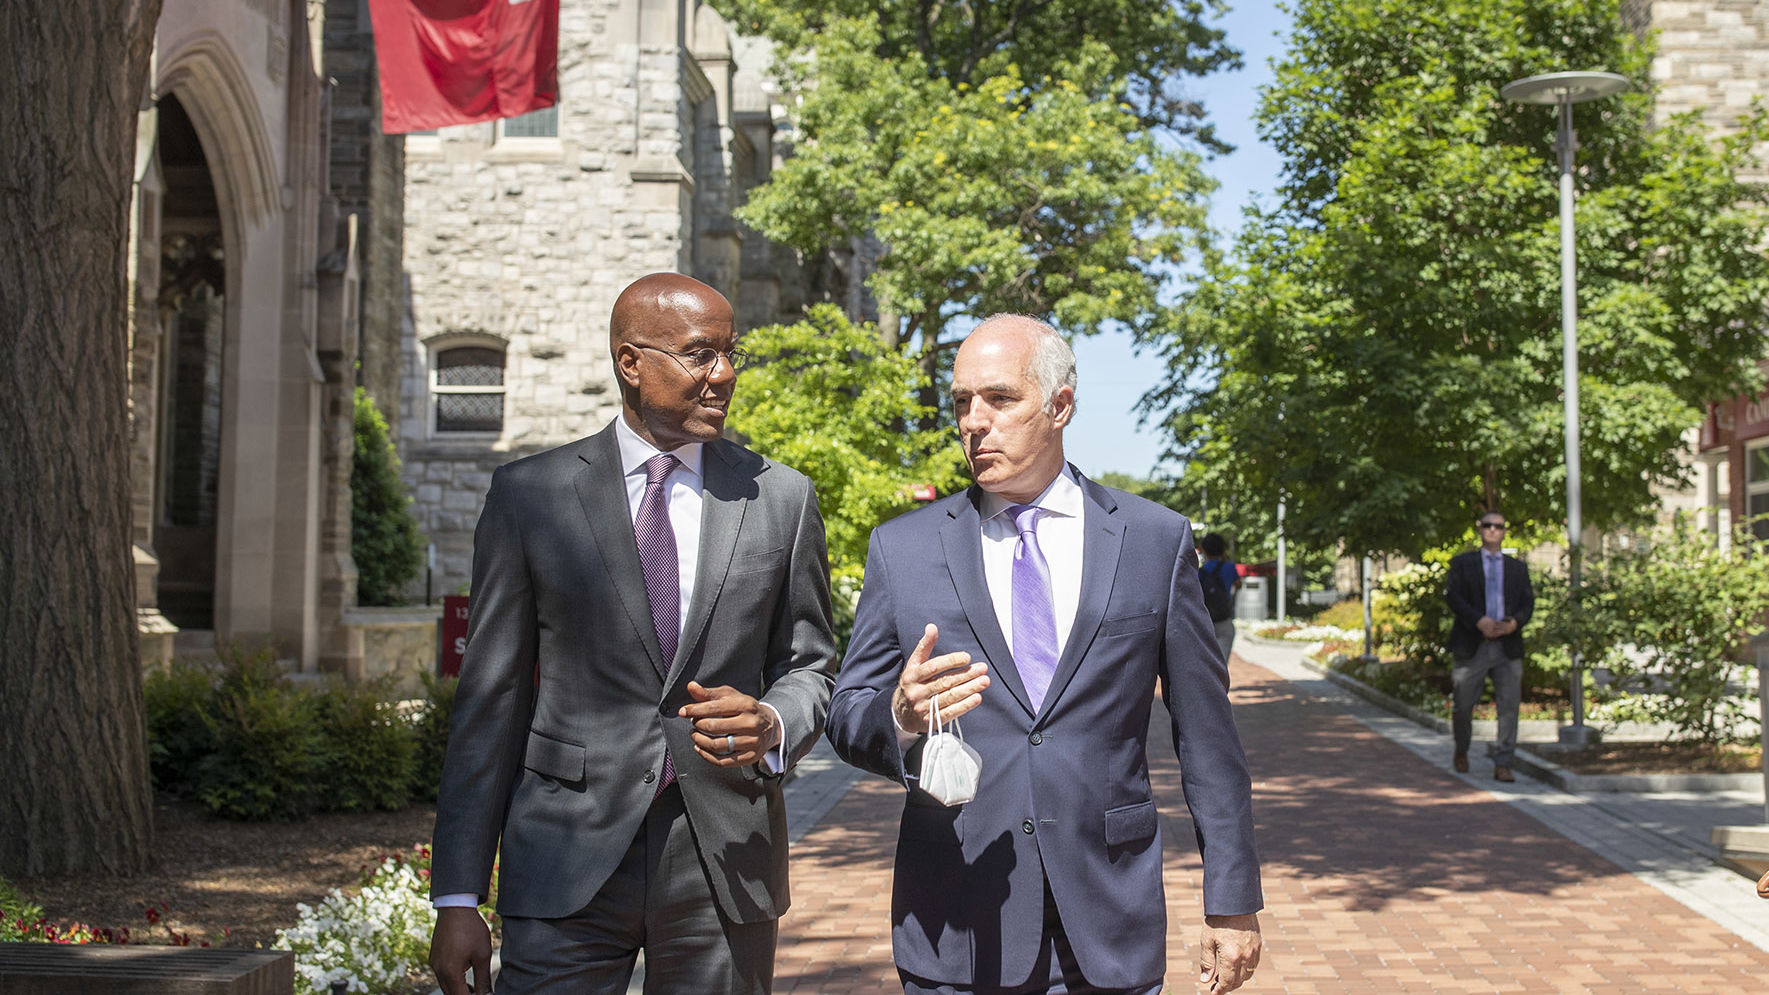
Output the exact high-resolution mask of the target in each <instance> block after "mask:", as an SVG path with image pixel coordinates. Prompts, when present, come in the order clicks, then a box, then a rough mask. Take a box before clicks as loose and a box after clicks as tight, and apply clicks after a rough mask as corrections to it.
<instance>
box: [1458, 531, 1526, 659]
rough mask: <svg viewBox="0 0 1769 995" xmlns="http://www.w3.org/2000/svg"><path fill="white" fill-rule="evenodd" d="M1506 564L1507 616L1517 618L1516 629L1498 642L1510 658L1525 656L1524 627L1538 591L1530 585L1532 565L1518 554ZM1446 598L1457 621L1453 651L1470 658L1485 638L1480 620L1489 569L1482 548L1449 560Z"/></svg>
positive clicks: (1484, 602)
mask: <svg viewBox="0 0 1769 995" xmlns="http://www.w3.org/2000/svg"><path fill="white" fill-rule="evenodd" d="M1504 563H1505V579H1504V581H1503V583H1504V598H1505V617H1506V618H1514V619H1516V620H1517V631H1516V632H1513V633H1511V634H1510V635H1507V636H1501V637H1500V638H1499V645H1500V647H1501V648H1502V649H1503V650H1504V651H1505V658H1506V659H1508V660H1521V659H1523V627H1524V626H1526V625H1528V624H1529V620H1530V616H1531V615H1533V614H1535V608H1536V592H1535V588H1533V587H1532V586H1530V582H1529V568H1528V567H1526V566H1524V565H1523V561H1522V560H1520V559H1518V558H1517V557H1515V556H1507V557H1505V560H1504ZM1444 599H1445V600H1446V601H1448V602H1449V604H1450V612H1451V614H1453V615H1455V617H1456V621H1455V624H1453V625H1452V626H1451V627H1450V652H1451V653H1452V654H1454V655H1456V656H1459V657H1470V656H1473V655H1474V651H1475V650H1478V649H1480V644H1481V643H1483V642H1485V641H1486V637H1485V636H1483V635H1481V634H1480V620H1481V619H1482V618H1483V617H1485V616H1486V568H1485V567H1484V566H1482V565H1481V562H1480V550H1478V549H1476V550H1472V551H1470V552H1466V553H1458V554H1457V555H1456V556H1455V557H1454V558H1452V559H1451V560H1450V576H1449V585H1448V589H1447V590H1446V591H1445V592H1444Z"/></svg>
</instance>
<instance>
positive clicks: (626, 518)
mask: <svg viewBox="0 0 1769 995" xmlns="http://www.w3.org/2000/svg"><path fill="white" fill-rule="evenodd" d="M615 417H617V418H618V417H620V416H619V415H616V416H615ZM578 458H580V459H582V460H583V461H584V465H583V467H581V468H580V469H579V470H578V471H577V475H576V476H575V477H573V478H572V481H571V483H572V486H573V487H574V488H575V489H576V491H577V500H578V503H579V504H580V505H582V506H583V512H584V517H585V518H586V519H588V520H589V524H590V534H591V535H593V536H595V538H596V548H597V549H598V550H599V551H600V552H601V554H602V557H601V559H602V565H603V566H604V567H605V568H607V570H608V579H609V582H610V583H609V586H610V587H612V588H613V589H614V593H615V596H616V597H617V598H618V599H619V600H620V606H621V608H622V609H623V610H624V611H625V612H626V616H627V619H628V621H630V622H631V623H632V625H633V628H634V629H635V630H637V632H638V636H639V641H640V642H641V643H643V644H644V646H645V652H646V654H647V655H648V656H649V657H650V659H651V666H652V667H654V668H656V670H657V674H658V676H659V677H662V676H663V674H664V673H665V671H666V670H668V667H667V666H666V665H665V661H664V659H663V650H662V649H661V648H659V647H658V645H657V626H656V625H655V624H653V622H652V621H651V602H650V601H649V600H648V599H647V598H646V596H645V570H644V567H642V566H641V565H640V564H639V541H638V539H636V538H635V537H634V535H633V518H632V512H631V510H630V506H629V505H628V504H627V491H626V480H625V478H624V477H623V475H622V474H621V469H620V446H619V444H618V443H616V442H615V439H614V426H613V425H612V424H610V425H609V426H608V427H607V428H605V429H603V430H602V431H601V432H598V433H596V434H595V435H594V436H591V437H590V438H589V440H588V441H586V442H585V443H584V445H583V447H582V448H581V449H580V450H579V451H578Z"/></svg>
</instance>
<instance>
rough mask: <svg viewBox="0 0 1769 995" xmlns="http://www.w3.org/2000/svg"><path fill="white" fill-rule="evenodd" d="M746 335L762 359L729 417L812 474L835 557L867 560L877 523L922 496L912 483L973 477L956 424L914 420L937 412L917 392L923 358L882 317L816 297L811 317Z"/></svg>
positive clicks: (844, 563)
mask: <svg viewBox="0 0 1769 995" xmlns="http://www.w3.org/2000/svg"><path fill="white" fill-rule="evenodd" d="M743 347H744V349H745V351H747V352H749V353H750V355H752V356H753V357H755V359H756V360H758V361H759V362H758V364H757V365H756V367H755V368H753V369H746V370H745V371H744V373H743V376H742V378H741V379H740V380H739V382H738V388H737V393H736V395H735V396H734V397H733V399H732V404H731V429H732V431H734V432H736V433H737V434H739V435H741V436H743V437H744V438H745V439H747V440H748V441H749V442H750V443H751V444H752V445H754V446H755V447H756V448H757V449H759V450H760V451H762V452H765V453H767V454H768V455H769V456H770V457H772V458H774V459H778V460H780V461H781V462H783V463H785V464H787V465H788V466H791V467H793V468H795V469H797V470H799V471H800V472H802V473H804V474H805V475H806V476H808V477H810V478H811V482H812V483H813V484H814V485H816V488H817V497H818V503H819V504H820V505H821V506H822V509H823V524H824V528H825V531H826V534H827V535H828V539H829V561H830V565H831V567H833V568H834V569H836V570H838V571H839V570H841V569H843V568H844V567H851V568H854V569H859V568H860V567H862V566H863V565H864V564H865V563H866V542H867V539H868V537H869V536H870V535H871V533H872V529H873V528H874V527H875V526H877V525H878V524H879V523H880V522H883V521H885V520H886V519H889V518H892V517H894V516H896V515H899V514H901V513H903V512H905V511H908V510H909V509H910V508H911V507H914V505H915V501H916V499H915V497H914V496H913V495H912V493H911V488H912V487H914V486H916V485H931V486H933V487H934V488H935V490H936V491H937V492H938V493H940V494H946V493H950V492H951V491H952V490H954V489H956V488H959V487H962V486H964V484H965V482H966V478H965V473H964V465H963V461H962V458H961V454H960V452H959V448H958V445H957V440H956V439H955V438H954V437H953V436H952V434H951V433H950V432H947V431H943V430H939V429H917V428H915V427H914V425H916V424H918V423H926V422H931V421H933V420H934V419H933V418H932V414H933V413H932V412H930V411H927V410H925V409H924V408H922V407H921V406H920V405H919V404H918V403H917V402H916V400H915V396H916V394H917V393H918V392H919V391H920V389H921V388H922V387H923V386H924V385H925V378H924V376H923V375H922V373H921V371H920V369H919V368H917V366H916V365H915V362H914V360H913V359H911V358H910V357H908V356H905V355H903V354H902V353H900V352H897V351H896V350H893V349H888V348H886V347H885V346H884V345H883V344H882V343H881V342H880V341H879V339H878V333H877V330H876V329H875V328H873V327H872V326H870V325H856V324H853V323H851V322H849V321H848V319H847V317H846V316H845V315H843V314H842V312H841V309H840V308H837V307H835V306H834V305H832V304H818V305H815V306H813V307H812V308H811V311H810V315H809V318H808V320H806V321H802V322H799V323H797V324H794V325H771V326H769V327H767V328H759V329H756V330H754V331H751V332H748V333H745V335H744V336H743Z"/></svg>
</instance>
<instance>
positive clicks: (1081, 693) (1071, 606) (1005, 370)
mask: <svg viewBox="0 0 1769 995" xmlns="http://www.w3.org/2000/svg"><path fill="white" fill-rule="evenodd" d="M952 398H953V402H954V405H955V414H956V416H957V419H958V430H959V436H960V439H961V442H962V445H963V448H964V455H965V458H966V460H967V461H968V462H969V464H970V467H971V471H972V474H973V476H974V477H975V480H976V486H974V487H971V488H970V489H968V490H967V491H965V492H963V493H960V494H954V495H952V496H951V497H948V498H946V499H944V500H942V501H939V502H936V503H935V504H933V505H930V506H928V507H925V508H922V509H920V510H917V511H914V512H911V513H909V514H906V515H903V516H902V517H899V518H897V519H895V520H893V521H891V522H888V523H886V524H885V525H883V526H880V527H879V528H878V529H877V530H876V531H875V532H873V534H872V542H871V549H870V550H869V552H868V554H867V563H866V585H865V588H864V590H863V591H862V593H861V596H860V603H859V607H858V615H857V618H856V620H855V624H854V637H853V641H852V642H851V643H850V645H849V650H848V655H847V658H846V660H845V661H844V663H843V665H842V672H841V675H840V677H839V678H838V680H837V683H836V692H835V697H834V699H833V700H832V701H831V703H830V715H829V738H830V741H831V742H832V743H833V744H834V745H835V748H836V751H837V753H839V754H840V755H841V757H842V758H843V759H844V760H846V761H847V762H848V763H850V764H853V765H855V766H857V767H860V768H862V769H865V770H868V771H872V772H873V773H876V774H881V775H883V776H885V777H887V778H890V779H892V780H895V781H899V782H901V783H903V784H904V785H906V786H907V787H908V789H909V791H908V793H907V795H906V796H905V798H904V807H903V816H902V823H901V828H900V833H899V839H898V844H897V857H896V880H895V888H894V892H893V895H892V903H891V904H892V912H891V915H892V933H891V939H892V949H893V951H894V954H895V959H896V963H897V969H898V974H899V977H900V978H901V980H902V982H903V986H904V990H905V992H909V993H924V992H942V993H947V992H950V993H1021V992H1078V991H1087V992H1135V993H1148V992H1159V991H1160V990H1161V987H1162V982H1163V975H1164V974H1165V970H1166V936H1167V910H1166V904H1165V899H1164V896H1163V891H1162V882H1161V863H1162V853H1161V837H1162V833H1161V818H1160V815H1159V814H1158V813H1157V812H1156V809H1155V802H1154V797H1153V794H1152V792H1151V790H1150V786H1149V769H1148V757H1147V739H1148V731H1149V720H1150V713H1151V708H1152V706H1153V702H1154V698H1155V693H1156V681H1157V678H1159V679H1160V688H1161V695H1162V697H1163V699H1164V701H1165V704H1166V707H1167V711H1168V713H1169V716H1170V719H1171V722H1172V728H1173V737H1174V741H1175V743H1176V745H1177V747H1178V754H1179V758H1180V769H1181V775H1182V778H1183V780H1184V784H1185V795H1186V801H1187V804H1188V806H1189V807H1190V808H1191V812H1192V818H1193V824H1194V827H1195V829H1196V831H1197V838H1198V843H1199V848H1200V850H1201V851H1202V854H1203V858H1204V913H1205V924H1206V925H1205V928H1204V933H1203V942H1202V945H1201V948H1200V949H1201V952H1202V956H1201V965H1200V968H1201V970H1200V975H1201V979H1200V983H1202V984H1204V985H1206V986H1207V987H1208V988H1209V990H1210V991H1212V992H1217V993H1220V992H1226V991H1230V990H1232V989H1234V988H1236V987H1237V986H1239V985H1240V984H1241V983H1242V981H1243V980H1245V979H1246V978H1248V977H1251V976H1252V973H1253V969H1254V967H1255V966H1256V965H1257V964H1258V962H1259V951H1260V936H1259V920H1258V916H1257V913H1258V911H1259V909H1260V908H1261V907H1262V904H1263V900H1262V898H1261V894H1260V887H1259V861H1258V856H1257V854H1256V853H1255V850H1254V845H1253V811H1252V801H1251V794H1252V792H1251V787H1250V783H1249V779H1248V774H1247V765H1246V759H1245V757H1244V756H1243V754H1242V751H1241V744H1240V739H1239V737H1238V734H1237V733H1236V730H1235V722H1234V717H1233V715H1232V714H1231V713H1230V709H1229V701H1228V694H1227V692H1228V668H1227V664H1226V662H1225V661H1224V660H1223V657H1222V653H1221V651H1220V649H1219V648H1218V646H1217V642H1216V638H1215V635H1214V633H1213V632H1212V629H1211V624H1210V618H1209V615H1208V613H1207V612H1206V611H1205V609H1204V603H1203V596H1202V591H1201V589H1200V587H1199V584H1198V574H1197V559H1196V556H1195V554H1194V552H1193V549H1192V535H1191V526H1190V524H1189V523H1188V522H1187V521H1186V520H1185V518H1183V517H1182V516H1180V515H1178V514H1176V513H1174V512H1172V511H1169V510H1168V509H1166V508H1163V507H1161V506H1159V505H1156V504H1153V503H1151V502H1149V501H1145V500H1143V499H1141V498H1138V497H1134V496H1132V495H1129V494H1126V493H1124V492H1122V491H1117V490H1112V489H1110V488H1106V487H1101V486H1100V485H1098V484H1096V483H1094V482H1093V481H1090V480H1087V479H1086V478H1084V477H1082V476H1081V474H1080V473H1079V472H1078V471H1077V470H1076V469H1075V468H1074V467H1073V466H1070V465H1068V464H1067V463H1066V462H1065V461H1064V458H1063V445H1062V433H1063V428H1064V427H1065V426H1066V425H1067V424H1068V423H1069V420H1070V418H1071V417H1072V416H1073V414H1074V411H1075V359H1074V354H1073V353H1072V352H1070V351H1069V347H1068V345H1067V344H1066V343H1064V342H1063V340H1062V337H1061V336H1059V335H1058V334H1057V333H1056V332H1055V331H1053V330H1052V329H1051V328H1050V327H1049V326H1047V325H1044V324H1043V323H1041V322H1038V321H1035V320H1033V319H1031V318H1025V317H1019V316H1012V315H1007V316H997V317H995V318H991V319H990V320H988V321H985V322H984V323H983V324H981V325H980V326H978V327H977V329H976V330H975V331H974V332H972V333H971V335H970V336H969V337H968V338H967V339H966V340H965V342H964V344H963V345H962V346H961V347H960V349H959V351H958V355H957V357H956V360H955V364H954V368H953V378H952ZM936 643H937V644H938V646H939V648H940V650H941V652H940V653H939V655H935V650H934V647H935V645H936ZM935 696H937V697H938V700H939V707H940V710H941V714H942V717H943V718H956V717H959V716H962V717H963V721H962V725H963V734H964V739H965V742H967V743H968V744H969V745H970V746H971V747H972V748H974V749H975V750H976V751H977V753H978V754H980V755H981V758H982V772H981V778H980V780H979V783H978V787H977V791H976V797H975V799H974V800H972V801H970V802H968V803H966V804H963V805H958V806H954V807H946V806H943V805H942V804H940V802H939V801H937V800H935V798H934V797H933V796H932V795H930V794H929V793H927V792H926V791H924V790H922V789H921V788H920V787H919V784H918V778H919V774H920V757H921V752H922V749H923V746H924V744H925V737H924V735H923V734H924V733H925V732H926V730H927V725H928V718H929V711H930V700H931V699H932V698H934V697H935Z"/></svg>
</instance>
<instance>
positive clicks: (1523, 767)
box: [1252, 637, 1763, 793]
mask: <svg viewBox="0 0 1769 995" xmlns="http://www.w3.org/2000/svg"><path fill="white" fill-rule="evenodd" d="M1252 642H1255V643H1259V644H1262V645H1266V646H1290V647H1294V646H1295V645H1296V644H1295V643H1285V642H1283V641H1281V640H1275V639H1259V638H1257V637H1255V638H1253V639H1252ZM1300 662H1301V664H1302V665H1303V666H1304V667H1307V668H1308V669H1309V670H1312V671H1314V672H1315V673H1317V674H1320V675H1321V676H1322V677H1325V678H1326V679H1327V680H1329V681H1331V682H1332V683H1334V684H1336V685H1338V686H1339V687H1342V688H1344V689H1345V690H1347V691H1350V692H1351V693H1352V694H1355V695H1357V696H1358V697H1359V698H1362V699H1364V700H1365V701H1367V702H1369V703H1370V704H1372V705H1375V706H1376V707H1378V708H1381V709H1383V710H1385V711H1388V712H1392V713H1394V714H1395V715H1398V716H1400V717H1401V718H1404V719H1409V720H1411V721H1413V722H1415V723H1417V724H1419V725H1421V726H1424V727H1425V728H1427V729H1431V730H1435V731H1436V732H1440V733H1443V734H1445V735H1448V734H1449V732H1450V724H1449V722H1448V721H1446V720H1444V719H1441V718H1438V717H1437V716H1435V715H1432V714H1430V713H1428V712H1425V711H1422V710H1420V709H1418V708H1415V707H1413V706H1412V705H1409V704H1407V703H1406V702H1404V701H1401V700H1400V699H1398V698H1395V697H1393V696H1391V695H1387V694H1384V693H1382V692H1381V691H1378V690H1376V689H1375V688H1373V687H1370V686H1369V685H1368V684H1365V683H1364V682H1363V681H1360V680H1358V679H1357V678H1355V677H1351V676H1349V675H1347V674H1342V673H1340V672H1338V671H1336V670H1331V669H1328V668H1327V667H1323V666H1321V665H1320V664H1318V663H1316V662H1315V661H1313V660H1310V659H1309V658H1308V657H1307V656H1303V657H1302V658H1301V660H1300ZM1511 766H1512V767H1514V768H1516V769H1517V770H1519V771H1521V772H1523V773H1525V774H1528V775H1529V776H1531V777H1533V778H1535V779H1536V780H1538V781H1543V782H1545V783H1547V784H1552V785H1553V786H1555V787H1557V788H1559V789H1560V790H1562V791H1569V792H1574V793H1578V792H1587V793H1589V792H1615V793H1648V792H1657V791H1691V792H1704V791H1749V790H1750V789H1752V788H1754V787H1756V786H1757V785H1758V784H1759V783H1760V782H1761V781H1762V779H1763V775H1761V774H1756V773H1746V774H1578V773H1574V772H1573V771H1570V770H1568V769H1566V768H1565V767H1562V766H1560V765H1559V764H1557V763H1555V762H1553V761H1552V760H1549V759H1547V758H1545V757H1543V756H1541V755H1540V754H1537V753H1532V752H1530V751H1529V750H1526V749H1524V748H1522V747H1518V749H1517V752H1516V754H1515V755H1514V756H1513V757H1512V760H1511Z"/></svg>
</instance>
